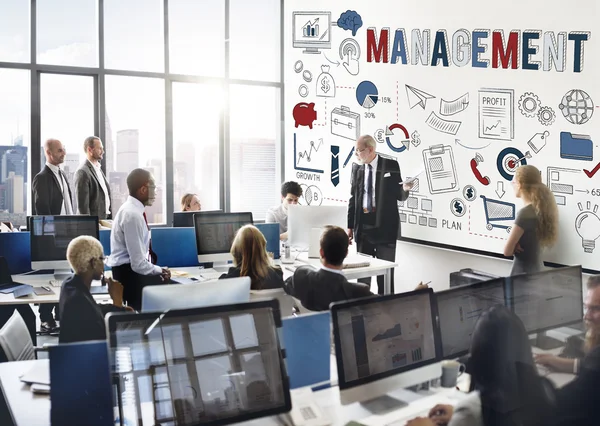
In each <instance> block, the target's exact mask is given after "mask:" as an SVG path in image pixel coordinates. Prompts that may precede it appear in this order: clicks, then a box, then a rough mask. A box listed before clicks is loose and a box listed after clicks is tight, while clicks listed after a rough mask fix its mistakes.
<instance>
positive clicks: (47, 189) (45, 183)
mask: <svg viewBox="0 0 600 426" xmlns="http://www.w3.org/2000/svg"><path fill="white" fill-rule="evenodd" d="M61 173H62V171H61ZM64 178H65V183H66V184H67V189H68V190H69V197H71V205H73V203H72V201H73V194H72V193H71V187H70V186H69V182H67V177H66V176H64ZM61 188H62V187H61V185H60V182H59V181H58V179H56V176H55V175H54V173H52V170H50V168H49V167H48V166H44V168H43V169H42V171H41V172H39V173H38V174H37V175H35V177H34V178H33V183H32V185H31V191H32V193H33V205H32V208H31V211H32V214H33V215H52V216H57V215H59V214H60V210H61V209H62V206H63V194H62V189H61Z"/></svg>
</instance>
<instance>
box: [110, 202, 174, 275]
mask: <svg viewBox="0 0 600 426" xmlns="http://www.w3.org/2000/svg"><path fill="white" fill-rule="evenodd" d="M149 248H150V231H149V230H148V225H147V224H146V221H145V220H144V205H143V204H142V203H141V202H140V201H139V200H138V199H136V198H133V197H132V196H128V197H127V201H125V202H124V203H123V205H122V206H121V208H120V209H119V211H118V212H117V215H116V216H115V219H114V221H113V226H112V230H111V232H110V256H109V258H108V262H107V265H108V266H110V267H111V268H112V267H113V266H120V265H125V264H127V263H129V264H131V269H132V270H133V272H136V273H138V274H140V275H158V274H160V273H162V268H161V267H160V266H156V265H153V264H152V263H151V262H150V261H149V260H148V252H149Z"/></svg>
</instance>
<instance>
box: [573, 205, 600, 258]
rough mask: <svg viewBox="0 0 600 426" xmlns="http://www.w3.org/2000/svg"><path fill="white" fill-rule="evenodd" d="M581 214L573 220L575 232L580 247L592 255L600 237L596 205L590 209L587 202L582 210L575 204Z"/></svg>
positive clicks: (599, 222) (580, 206)
mask: <svg viewBox="0 0 600 426" xmlns="http://www.w3.org/2000/svg"><path fill="white" fill-rule="evenodd" d="M577 205H578V206H579V210H580V211H581V213H579V215H578V216H577V217H576V218H575V230H576V231H577V233H578V234H579V236H580V237H581V245H582V246H583V251H584V252H586V253H592V252H593V251H594V249H595V248H596V240H597V239H598V237H600V217H598V215H597V214H596V213H598V205H597V204H596V205H594V207H593V208H592V205H591V203H590V202H589V201H588V202H587V205H586V208H585V209H584V208H583V206H582V205H581V203H577Z"/></svg>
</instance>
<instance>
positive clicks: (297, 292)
mask: <svg viewBox="0 0 600 426" xmlns="http://www.w3.org/2000/svg"><path fill="white" fill-rule="evenodd" d="M284 289H285V291H286V293H288V294H290V295H292V296H294V297H295V298H296V299H298V300H300V303H302V306H304V307H305V308H306V309H310V310H311V311H327V310H329V305H330V304H332V303H333V302H341V301H344V300H350V299H358V298H359V297H366V296H373V293H371V290H370V289H369V287H368V286H367V285H365V284H359V283H351V282H348V280H347V279H346V277H345V276H343V275H342V274H336V273H335V272H331V271H327V270H325V269H317V270H315V269H313V268H312V267H311V266H301V267H299V268H298V269H296V271H295V272H294V275H293V276H291V277H289V278H288V279H287V280H286V281H285V287H284Z"/></svg>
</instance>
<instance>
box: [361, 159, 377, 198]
mask: <svg viewBox="0 0 600 426" xmlns="http://www.w3.org/2000/svg"><path fill="white" fill-rule="evenodd" d="M378 160H379V155H376V156H375V158H374V159H373V161H371V162H370V163H369V164H370V165H371V166H372V167H373V170H372V171H371V173H372V174H373V208H375V181H376V180H377V178H376V174H375V172H376V171H377V162H378ZM369 164H365V186H364V193H363V209H366V208H367V199H368V196H367V194H368V193H369V192H368V191H369V185H368V183H369Z"/></svg>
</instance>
